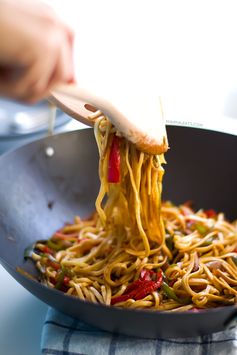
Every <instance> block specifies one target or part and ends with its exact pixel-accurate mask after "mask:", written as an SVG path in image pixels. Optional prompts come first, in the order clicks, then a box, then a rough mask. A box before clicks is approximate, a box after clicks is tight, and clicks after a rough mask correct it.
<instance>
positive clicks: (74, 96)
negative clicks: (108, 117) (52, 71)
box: [48, 85, 98, 126]
mask: <svg viewBox="0 0 237 355" xmlns="http://www.w3.org/2000/svg"><path fill="white" fill-rule="evenodd" d="M82 97H83V95H80V92H79V94H78V88H77V87H75V86H74V85H60V86H58V87H57V88H56V89H55V90H54V91H52V92H51V95H50V96H49V97H48V101H49V102H50V103H52V104H53V105H56V106H57V107H59V108H60V109H61V110H62V111H63V112H65V113H66V114H68V115H69V116H71V117H73V118H75V119H76V120H77V121H80V122H82V123H84V124H86V125H87V126H93V125H94V119H95V117H98V115H96V116H95V115H93V113H95V112H97V111H98V110H97V108H96V107H94V106H92V105H91V104H88V103H87V102H86V101H84V100H82Z"/></svg>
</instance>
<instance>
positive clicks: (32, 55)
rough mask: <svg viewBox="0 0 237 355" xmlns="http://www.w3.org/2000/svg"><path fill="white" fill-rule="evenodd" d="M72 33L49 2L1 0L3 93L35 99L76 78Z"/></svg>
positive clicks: (0, 82) (0, 78) (0, 74)
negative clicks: (46, 3) (49, 5)
mask: <svg viewBox="0 0 237 355" xmlns="http://www.w3.org/2000/svg"><path fill="white" fill-rule="evenodd" d="M72 45H73V33H72V31H71V29H70V28H69V27H68V26H67V25H66V24H64V23H63V22H62V21H61V20H60V19H59V18H57V16H56V15H55V13H54V12H53V10H52V9H50V8H49V7H48V6H47V5H45V4H43V3H39V2H35V1H33V2H32V1H25V0H23V1H22V0H0V95H2V96H6V97H9V98H14V99H17V100H20V101H23V102H28V103H34V102H36V101H38V100H40V99H42V98H44V97H46V96H47V95H48V93H49V90H50V89H51V88H52V87H53V86H55V85H57V84H58V83H69V82H72V81H73V75H74V73H73V62H72Z"/></svg>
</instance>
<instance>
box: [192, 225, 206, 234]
mask: <svg viewBox="0 0 237 355" xmlns="http://www.w3.org/2000/svg"><path fill="white" fill-rule="evenodd" d="M195 229H197V231H198V232H199V233H200V234H202V235H205V234H206V233H207V232H208V229H207V228H206V227H205V226H203V225H202V224H196V225H195Z"/></svg>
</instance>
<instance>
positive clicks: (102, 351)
mask: <svg viewBox="0 0 237 355" xmlns="http://www.w3.org/2000/svg"><path fill="white" fill-rule="evenodd" d="M207 321H208V319H207ZM41 351H42V354H47V355H82V354H83V355H133V354H134V355H160V354H161V355H186V354H187V355H226V354H227V355H237V321H235V322H234V323H231V325H230V326H229V328H227V329H226V330H225V331H223V332H219V333H214V334H211V335H208V336H202V337H196V338H187V339H183V338H182V339H181V338H179V339H161V338H160V339H155V340H150V339H141V338H133V337H128V336H125V335H116V334H112V333H108V332H105V331H103V330H100V329H98V328H95V327H93V326H90V325H88V324H85V323H83V322H81V321H80V320H77V319H74V318H71V317H68V316H66V315H64V314H62V313H60V312H58V311H56V310H55V309H53V308H49V310H48V312H47V316H46V320H45V323H44V327H43V333H42V339H41Z"/></svg>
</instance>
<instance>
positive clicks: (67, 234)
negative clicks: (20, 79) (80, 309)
mask: <svg viewBox="0 0 237 355" xmlns="http://www.w3.org/2000/svg"><path fill="white" fill-rule="evenodd" d="M94 130H95V138H96V141H97V145H98V150H99V157H100V158H99V176H100V181H101V185H100V190H99V194H98V197H97V200H96V212H95V213H94V214H93V215H92V216H91V217H90V218H88V219H84V220H82V219H81V218H80V217H79V216H76V217H75V219H74V222H73V223H72V224H67V225H65V226H63V227H62V228H61V229H60V230H58V231H57V232H55V233H54V234H53V236H52V237H51V238H50V239H49V240H48V241H39V242H37V243H36V244H35V245H34V250H33V252H32V253H31V258H32V259H33V260H34V261H35V263H36V266H37V268H38V269H39V271H40V275H41V281H42V282H43V283H44V284H46V285H48V286H49V287H53V288H56V289H59V290H61V291H63V292H65V293H66V294H69V295H73V296H76V297H79V298H80V299H83V300H87V301H91V302H97V303H102V304H106V305H115V306H118V307H128V308H143V309H144V308H145V309H150V310H165V311H177V310H178V311H185V310H196V309H202V308H210V307H217V306H220V305H231V304H234V303H236V300H237V224H236V223H235V222H233V223H229V222H228V221H227V220H226V219H225V217H224V215H223V213H216V212H215V211H213V210H203V209H200V210H198V211H196V212H195V211H194V210H193V208H192V205H191V204H190V203H185V204H182V205H180V206H175V205H173V204H172V203H171V202H161V192H162V178H163V174H164V170H163V167H162V165H163V164H164V163H165V160H164V156H163V155H160V156H158V155H148V154H145V153H143V152H140V151H138V150H137V149H136V147H135V146H134V145H133V144H132V143H130V142H128V141H127V140H125V139H124V138H123V137H122V136H120V134H119V133H118V132H116V130H115V128H114V127H113V126H112V125H111V124H110V122H109V121H108V120H107V119H106V118H105V117H104V116H102V115H96V114H95V128H94Z"/></svg>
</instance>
